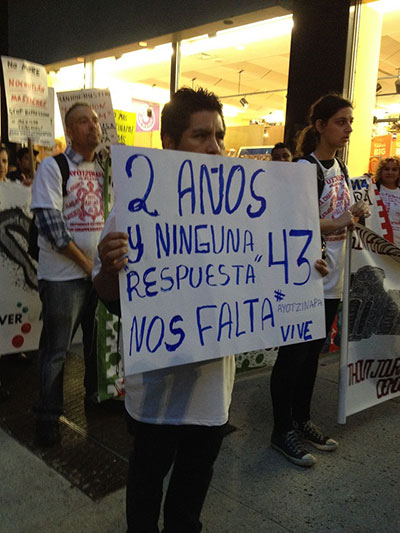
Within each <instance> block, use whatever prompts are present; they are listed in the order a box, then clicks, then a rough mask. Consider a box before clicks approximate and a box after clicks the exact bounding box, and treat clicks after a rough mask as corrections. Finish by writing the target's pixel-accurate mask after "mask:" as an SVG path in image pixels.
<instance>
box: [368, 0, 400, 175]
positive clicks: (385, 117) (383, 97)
mask: <svg viewBox="0 0 400 533" xmlns="http://www.w3.org/2000/svg"><path fill="white" fill-rule="evenodd" d="M372 6H373V7H374V9H376V10H377V11H378V12H379V13H380V14H381V15H382V34H381V48H380V55H379V66H378V77H377V80H376V104H375V110H374V124H373V128H372V137H373V138H372V145H371V158H370V170H371V171H372V172H375V170H376V166H377V164H378V163H379V160H380V159H384V158H385V157H389V156H393V155H396V156H400V31H399V28H400V5H399V3H398V2H397V1H387V0H381V1H379V2H376V3H375V5H373V4H372Z"/></svg>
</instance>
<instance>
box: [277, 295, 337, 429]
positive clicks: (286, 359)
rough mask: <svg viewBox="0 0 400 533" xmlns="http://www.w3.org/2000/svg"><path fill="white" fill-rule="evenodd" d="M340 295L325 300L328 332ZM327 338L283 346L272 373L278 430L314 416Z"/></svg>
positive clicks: (288, 427)
mask: <svg viewBox="0 0 400 533" xmlns="http://www.w3.org/2000/svg"><path fill="white" fill-rule="evenodd" d="M339 301H340V300H339V299H334V300H333V299H332V300H325V325H326V332H327V334H328V332H329V331H330V329H331V327H332V323H333V321H334V319H335V315H336V311H337V308H338V305H339ZM324 342H325V339H317V340H315V341H310V342H304V343H301V344H291V345H288V346H281V347H280V348H279V351H278V357H277V359H276V361H275V364H274V368H273V369H272V374H271V397H272V407H273V412H274V431H276V432H278V433H286V432H288V431H290V430H292V429H293V420H295V421H296V422H306V421H307V420H309V419H310V408H311V398H312V394H313V391H314V384H315V379H316V377H317V370H318V358H319V353H320V351H321V348H322V346H323V345H324Z"/></svg>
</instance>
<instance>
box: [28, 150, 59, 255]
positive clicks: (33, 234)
mask: <svg viewBox="0 0 400 533" xmlns="http://www.w3.org/2000/svg"><path fill="white" fill-rule="evenodd" d="M54 159H55V160H56V161H57V165H58V167H59V169H60V172H61V176H62V195H63V196H66V194H67V181H68V178H69V166H68V161H67V158H66V157H65V155H64V154H58V155H56V156H54ZM35 218H36V217H35V214H33V217H32V220H31V221H30V222H29V229H28V253H29V255H30V256H31V257H32V259H35V260H36V261H38V259H39V246H38V229H37V227H36V223H35Z"/></svg>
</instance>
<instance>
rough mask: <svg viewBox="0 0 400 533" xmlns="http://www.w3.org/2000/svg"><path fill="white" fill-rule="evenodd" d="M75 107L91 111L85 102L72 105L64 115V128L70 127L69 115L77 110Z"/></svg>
mask: <svg viewBox="0 0 400 533" xmlns="http://www.w3.org/2000/svg"><path fill="white" fill-rule="evenodd" d="M77 107H88V108H89V109H92V108H91V106H90V105H89V104H87V103H86V102H76V103H75V104H73V105H72V106H71V107H70V108H69V109H68V110H67V112H66V113H65V119H64V120H65V125H66V126H68V127H69V126H70V125H71V120H70V117H71V113H72V112H73V111H74V110H75V109H76V108H77Z"/></svg>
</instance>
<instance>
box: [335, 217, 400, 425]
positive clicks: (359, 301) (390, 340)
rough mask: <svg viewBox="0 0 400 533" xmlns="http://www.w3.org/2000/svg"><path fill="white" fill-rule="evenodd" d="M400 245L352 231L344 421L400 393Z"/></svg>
mask: <svg viewBox="0 0 400 533" xmlns="http://www.w3.org/2000/svg"><path fill="white" fill-rule="evenodd" d="M399 276H400V249H399V248H397V247H396V246H394V245H393V244H391V243H390V242H388V241H387V240H385V239H383V238H382V237H380V236H379V235H377V234H376V233H374V232H373V231H371V230H370V229H368V228H365V227H363V226H361V225H357V226H356V229H355V231H353V234H352V253H351V283H350V292H349V294H348V295H345V296H346V298H345V302H344V305H347V306H348V326H347V327H348V343H347V354H342V356H343V355H345V356H346V358H345V359H342V361H341V380H340V390H341V395H342V397H341V402H340V405H341V409H340V411H339V417H340V419H341V420H339V421H341V422H344V421H345V418H346V416H349V415H351V414H353V413H357V412H359V411H361V410H363V409H367V408H368V407H371V406H373V405H376V404H378V403H381V402H384V401H385V400H389V399H391V398H394V397H396V396H398V395H399V394H400V287H399V282H398V280H399Z"/></svg>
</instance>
